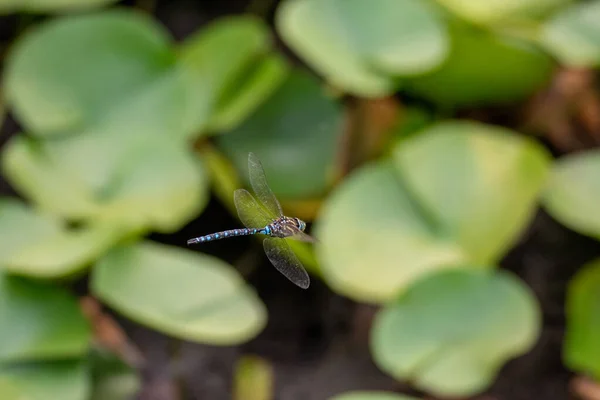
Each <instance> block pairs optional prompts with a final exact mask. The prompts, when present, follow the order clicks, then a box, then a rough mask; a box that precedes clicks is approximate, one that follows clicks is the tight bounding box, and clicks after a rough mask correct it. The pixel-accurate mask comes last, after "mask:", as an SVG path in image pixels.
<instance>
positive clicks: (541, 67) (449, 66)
mask: <svg viewBox="0 0 600 400" xmlns="http://www.w3.org/2000/svg"><path fill="white" fill-rule="evenodd" d="M482 3H484V2H482ZM449 32H450V38H451V51H450V54H449V56H448V57H447V58H446V60H445V61H444V62H443V63H442V65H441V66H440V67H439V68H437V69H435V70H434V71H432V72H430V73H427V74H424V75H422V76H418V77H414V78H410V79H406V80H405V81H404V82H403V90H405V91H406V92H408V93H410V94H412V95H414V96H418V97H422V98H425V99H427V100H429V101H431V102H433V103H436V104H438V105H440V106H444V107H467V106H481V105H497V104H507V103H512V102H515V101H520V100H523V99H524V98H526V97H527V96H530V95H531V94H533V93H534V92H535V91H536V90H538V89H540V88H541V87H543V86H544V85H545V84H546V83H547V82H548V81H549V80H550V78H551V76H552V72H553V70H554V63H553V62H552V60H551V59H550V57H549V56H548V55H546V54H545V53H543V52H542V51H540V49H538V48H537V47H535V46H533V45H532V44H530V43H527V42H524V41H522V40H519V39H516V38H511V37H507V36H502V35H500V34H495V33H492V32H488V31H484V30H481V29H478V28H475V27H471V26H468V25H466V24H464V23H462V22H458V21H453V22H452V23H451V24H450V30H449Z"/></svg>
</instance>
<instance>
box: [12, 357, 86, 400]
mask: <svg viewBox="0 0 600 400" xmlns="http://www.w3.org/2000/svg"><path fill="white" fill-rule="evenodd" d="M3 382H4V383H6V384H7V385H9V386H10V388H11V389H12V392H9V393H12V395H13V397H6V396H4V394H5V392H3V389H4V386H3ZM89 392H90V382H89V378H88V373H87V369H86V367H85V364H84V362H83V361H56V362H47V363H31V364H26V365H19V366H10V367H9V366H2V367H0V397H1V398H2V399H6V400H48V399H60V400H87V399H88V398H89Z"/></svg>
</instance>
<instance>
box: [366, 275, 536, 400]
mask: <svg viewBox="0 0 600 400" xmlns="http://www.w3.org/2000/svg"><path fill="white" fill-rule="evenodd" d="M477 269H481V267H475V268H470V269H462V270H447V271H440V272H438V273H435V274H430V275H428V276H427V277H425V278H423V279H421V280H419V281H417V282H416V283H415V284H414V285H413V286H411V287H410V288H408V290H407V291H406V292H405V293H404V294H403V295H401V296H400V298H399V299H398V300H397V301H395V302H394V303H392V304H390V305H388V306H387V307H386V308H385V309H384V310H383V311H382V312H381V313H380V314H378V315H377V317H376V319H375V321H374V324H373V331H372V336H371V348H372V353H373V357H374V359H375V362H376V363H377V364H378V366H379V367H380V368H381V369H382V370H383V371H385V372H386V373H388V374H390V375H392V376H394V377H395V378H396V379H399V380H410V381H411V383H412V384H413V385H414V386H416V387H417V388H419V389H421V390H424V391H427V392H428V393H431V394H433V395H435V396H439V397H470V396H472V395H475V394H477V393H479V392H481V391H483V390H484V389H485V388H487V387H488V386H489V385H490V384H491V383H492V381H493V380H494V379H495V376H496V374H497V373H498V371H499V369H500V368H501V367H502V365H503V364H504V363H505V362H506V361H508V360H510V359H512V358H514V357H516V356H518V355H521V354H524V353H525V352H527V351H529V350H530V349H531V348H532V347H533V345H534V343H535V342H536V340H537V338H538V337H539V333H540V326H541V313H540V310H539V308H538V305H537V303H536V301H535V297H534V296H533V295H532V293H530V291H529V289H528V288H527V286H525V285H524V284H523V283H522V282H520V281H519V280H518V279H517V278H516V277H515V276H513V275H512V274H510V273H508V272H506V271H502V270H498V271H481V270H479V271H478V270H477Z"/></svg>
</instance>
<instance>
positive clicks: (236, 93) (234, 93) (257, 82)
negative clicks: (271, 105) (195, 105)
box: [208, 55, 289, 131]
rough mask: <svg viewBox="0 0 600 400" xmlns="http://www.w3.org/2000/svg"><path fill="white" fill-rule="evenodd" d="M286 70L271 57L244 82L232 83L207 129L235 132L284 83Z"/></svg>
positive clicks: (279, 62)
mask: <svg viewBox="0 0 600 400" xmlns="http://www.w3.org/2000/svg"><path fill="white" fill-rule="evenodd" d="M288 73H289V66H288V64H287V63H286V62H285V60H284V59H283V57H282V56H279V55H272V56H267V57H265V60H264V61H263V62H262V63H260V64H259V65H257V66H256V67H255V69H254V70H253V71H251V74H250V75H249V76H248V77H246V79H245V80H244V81H243V82H235V85H231V86H234V87H232V88H229V93H228V95H225V94H224V95H223V96H222V98H221V100H220V102H219V105H218V108H217V110H216V113H215V115H214V117H213V119H212V120H211V122H210V123H209V126H208V128H209V129H212V130H216V131H228V130H231V129H234V128H236V127H237V126H238V125H239V124H240V123H241V122H243V120H244V119H246V118H247V117H248V116H249V115H251V114H252V112H254V111H255V109H256V108H257V107H258V106H259V105H260V104H262V103H263V102H264V101H265V100H266V99H267V98H268V97H269V96H270V95H272V94H273V92H274V91H275V90H276V89H277V88H278V87H279V86H280V85H281V84H282V83H283V82H284V81H285V79H286V77H287V75H288Z"/></svg>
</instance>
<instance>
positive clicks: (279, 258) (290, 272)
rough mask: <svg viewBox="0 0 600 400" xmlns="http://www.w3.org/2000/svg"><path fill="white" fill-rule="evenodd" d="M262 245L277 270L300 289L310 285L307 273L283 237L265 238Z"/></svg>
mask: <svg viewBox="0 0 600 400" xmlns="http://www.w3.org/2000/svg"><path fill="white" fill-rule="evenodd" d="M263 246H264V248H265V253H266V254H267V257H268V258H269V260H270V261H271V263H272V264H273V266H275V268H276V269H277V271H279V272H281V273H282V274H283V275H284V276H285V277H286V278H288V279H289V280H290V281H292V282H293V283H295V284H296V285H298V286H300V287H301V288H302V289H306V288H308V286H309V285H310V278H309V277H308V273H307V272H306V270H305V269H304V267H303V266H302V263H300V260H298V257H296V255H295V254H294V252H293V251H292V248H291V247H290V245H289V244H287V242H286V241H285V239H281V238H266V239H265V240H264V241H263Z"/></svg>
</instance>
